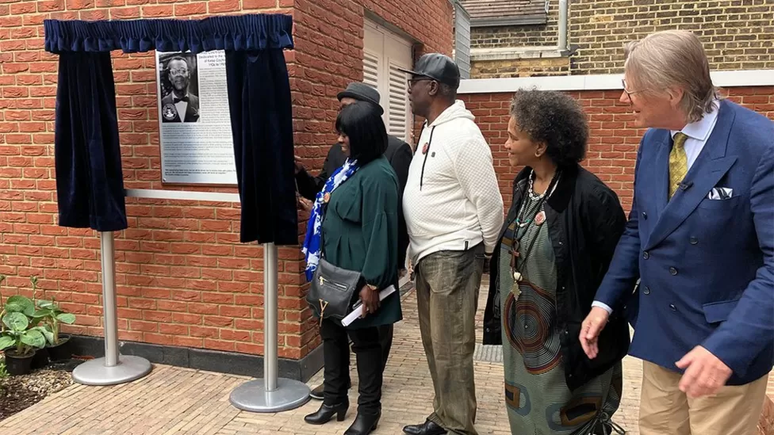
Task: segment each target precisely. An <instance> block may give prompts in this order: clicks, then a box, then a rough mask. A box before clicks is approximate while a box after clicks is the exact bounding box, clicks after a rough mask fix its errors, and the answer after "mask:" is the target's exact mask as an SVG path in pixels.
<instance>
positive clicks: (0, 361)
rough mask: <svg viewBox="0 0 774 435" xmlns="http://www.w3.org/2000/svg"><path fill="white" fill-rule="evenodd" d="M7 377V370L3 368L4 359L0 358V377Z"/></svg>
mask: <svg viewBox="0 0 774 435" xmlns="http://www.w3.org/2000/svg"><path fill="white" fill-rule="evenodd" d="M7 377H8V371H7V370H6V369H5V359H0V379H3V378H7Z"/></svg>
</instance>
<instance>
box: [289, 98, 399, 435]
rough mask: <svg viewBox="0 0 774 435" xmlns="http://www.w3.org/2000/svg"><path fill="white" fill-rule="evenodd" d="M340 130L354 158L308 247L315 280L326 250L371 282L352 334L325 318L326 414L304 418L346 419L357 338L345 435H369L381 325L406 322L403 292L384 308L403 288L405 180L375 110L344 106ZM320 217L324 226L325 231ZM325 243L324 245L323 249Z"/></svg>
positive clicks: (377, 410) (376, 406)
mask: <svg viewBox="0 0 774 435" xmlns="http://www.w3.org/2000/svg"><path fill="white" fill-rule="evenodd" d="M336 131H337V132H338V134H339V143H340V144H341V149H342V151H343V152H344V153H345V154H346V155H347V160H346V162H345V163H344V165H343V166H342V167H341V168H340V169H338V170H337V171H336V172H334V173H333V174H332V175H331V178H329V179H328V181H327V182H326V184H325V186H323V188H322V190H321V191H320V192H319V193H318V194H317V197H316V199H315V204H314V206H313V208H312V216H311V217H310V230H309V231H308V234H307V237H306V240H305V242H304V251H305V253H306V256H307V276H310V273H313V272H314V270H315V268H316V261H317V260H316V259H317V258H319V253H320V252H319V251H321V252H322V253H323V254H324V257H325V259H326V260H327V261H329V262H330V263H332V264H333V265H335V266H338V267H341V268H344V269H348V270H356V271H359V272H360V273H361V274H362V278H363V282H364V285H363V287H362V289H360V291H359V297H360V300H361V301H362V302H363V305H362V307H363V308H362V309H363V315H362V318H360V319H358V320H356V321H355V322H354V323H352V324H351V325H349V326H348V327H346V328H345V327H343V326H342V325H341V324H340V323H338V322H337V321H334V320H329V319H323V320H322V322H321V327H320V335H321V337H322V339H323V354H324V362H325V369H324V378H325V379H324V399H323V403H322V405H321V406H320V409H319V410H318V411H317V412H315V413H312V414H309V415H307V416H306V417H304V420H305V421H306V422H307V423H309V424H324V423H327V422H328V421H330V420H331V419H332V418H333V417H334V416H336V418H337V419H338V420H339V421H343V420H344V418H345V417H346V412H347V409H348V407H349V400H348V398H347V382H348V380H349V350H348V347H349V342H348V340H347V336H349V338H350V339H351V340H352V343H353V344H352V350H353V351H354V352H355V356H356V359H357V372H358V377H359V381H360V382H359V385H358V393H359V397H358V410H357V417H356V419H355V421H354V422H353V423H352V425H351V426H350V427H349V429H347V431H346V432H345V435H361V434H368V433H370V432H371V431H373V430H374V429H375V428H376V425H377V423H378V421H379V418H380V416H381V394H382V375H383V373H384V364H383V361H382V348H381V345H380V342H379V341H380V340H379V327H381V326H383V325H389V324H393V323H395V322H397V321H399V320H401V318H402V313H401V307H400V296H399V293H398V292H395V293H393V294H391V295H390V296H388V297H387V298H385V299H384V300H383V301H381V303H380V302H379V291H380V290H382V289H385V288H387V287H389V286H390V285H395V286H396V287H397V285H398V263H397V261H398V181H397V176H396V175H395V171H394V170H393V169H392V167H391V166H390V163H389V162H388V161H387V159H386V158H385V157H384V151H385V149H386V148H387V140H388V139H387V130H386V128H385V126H384V122H383V121H382V117H381V114H380V113H379V111H378V110H376V108H375V107H374V106H373V105H371V104H367V103H361V102H357V103H352V104H350V105H348V106H346V107H344V108H342V110H341V112H340V113H339V116H338V118H337V119H336ZM319 218H322V225H321V226H319V227H317V226H316V224H315V222H319ZM316 228H319V234H318V231H317V230H316ZM320 237H321V239H322V244H323V246H321V247H319V249H315V248H314V247H315V246H317V245H318V243H317V242H319V239H320ZM315 239H316V240H315ZM313 251H317V252H313Z"/></svg>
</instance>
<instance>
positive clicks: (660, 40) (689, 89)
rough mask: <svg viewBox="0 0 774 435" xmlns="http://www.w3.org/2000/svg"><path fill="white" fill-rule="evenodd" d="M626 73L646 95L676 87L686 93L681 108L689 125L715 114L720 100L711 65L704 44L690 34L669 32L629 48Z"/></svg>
mask: <svg viewBox="0 0 774 435" xmlns="http://www.w3.org/2000/svg"><path fill="white" fill-rule="evenodd" d="M625 56H626V64H625V67H624V68H625V70H626V71H627V72H628V73H629V74H631V76H632V77H633V78H634V79H635V81H636V82H637V83H636V85H637V87H638V88H640V89H643V90H644V91H645V92H657V91H660V90H664V89H667V88H670V87H673V86H677V87H679V88H681V89H683V90H684V91H685V92H684V94H683V98H682V100H681V101H680V108H681V109H682V110H683V112H684V113H685V115H686V117H687V118H688V122H696V121H699V120H700V119H702V118H703V117H704V114H705V113H710V112H712V110H713V106H712V104H713V101H714V100H715V99H717V98H719V95H718V92H717V89H716V88H715V86H714V85H713V84H712V78H710V70H709V61H708V60H707V56H706V54H705V53H704V47H703V46H702V45H701V41H699V38H697V37H696V35H694V34H693V33H691V32H687V31H684V30H667V31H663V32H656V33H652V34H650V35H648V36H646V37H645V38H643V39H642V40H640V41H634V42H630V43H629V44H627V46H626V49H625Z"/></svg>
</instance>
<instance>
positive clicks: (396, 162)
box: [296, 82, 413, 400]
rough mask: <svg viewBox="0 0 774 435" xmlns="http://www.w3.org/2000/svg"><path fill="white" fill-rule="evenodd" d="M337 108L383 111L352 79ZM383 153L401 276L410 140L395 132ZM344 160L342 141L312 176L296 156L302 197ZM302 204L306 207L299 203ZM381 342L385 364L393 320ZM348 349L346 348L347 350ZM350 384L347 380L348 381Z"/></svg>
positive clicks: (315, 392)
mask: <svg viewBox="0 0 774 435" xmlns="http://www.w3.org/2000/svg"><path fill="white" fill-rule="evenodd" d="M337 97H338V99H339V103H340V105H339V110H341V108H343V107H345V106H347V105H349V104H352V103H355V102H358V101H362V102H364V103H369V104H373V105H374V109H376V110H377V111H379V112H380V113H383V109H382V107H381V106H380V105H379V100H380V96H379V91H377V90H376V89H375V88H373V87H372V86H369V85H367V84H365V83H360V82H352V83H350V84H349V85H347V88H346V89H344V90H343V91H341V92H339V94H338V96H337ZM384 157H385V158H386V159H387V160H388V161H389V162H390V165H392V169H393V170H394V171H395V174H396V175H397V176H398V211H399V214H398V268H399V271H398V276H403V275H404V274H405V273H406V269H405V266H404V265H405V263H406V249H407V248H408V244H409V239H408V233H407V232H406V221H405V220H404V219H403V211H402V207H401V199H402V198H403V189H404V187H405V186H406V178H407V177H408V170H409V165H411V158H412V157H413V151H412V150H411V147H410V146H409V144H407V143H406V142H404V141H403V140H402V139H399V138H397V137H395V136H392V135H388V140H387V150H385V152H384ZM346 160H347V156H346V155H345V154H344V151H342V149H341V144H339V143H338V142H336V143H335V144H333V145H332V146H331V148H330V149H329V150H328V156H327V157H326V158H325V163H323V168H322V171H320V174H319V175H317V176H312V175H311V174H309V173H308V172H307V171H306V169H305V168H304V167H303V165H301V164H300V163H299V162H298V159H296V183H297V185H298V193H299V194H300V195H301V196H302V197H303V198H305V199H309V200H312V201H313V200H314V198H315V197H316V196H317V193H318V192H319V191H320V190H322V188H323V186H324V185H325V182H326V181H327V180H328V174H332V173H333V172H334V171H335V170H336V169H338V168H340V167H341V166H342V165H343V164H344V162H345V161H346ZM302 205H303V207H304V208H311V207H308V206H307V205H306V204H304V203H302ZM379 334H380V338H379V340H380V342H381V344H382V359H383V361H384V364H385V365H386V364H387V359H388V358H389V356H390V348H391V347H392V336H393V331H392V324H388V325H384V326H382V327H380V328H379ZM347 352H348V351H347ZM347 385H349V382H347ZM324 389H325V386H324V385H322V384H321V385H318V386H317V387H315V388H313V389H312V392H311V393H310V396H311V397H312V399H317V400H322V399H323V395H324Z"/></svg>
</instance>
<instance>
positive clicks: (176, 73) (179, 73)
mask: <svg viewBox="0 0 774 435" xmlns="http://www.w3.org/2000/svg"><path fill="white" fill-rule="evenodd" d="M169 73H170V74H172V75H173V76H184V75H188V70H187V69H185V68H175V69H171V70H169Z"/></svg>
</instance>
